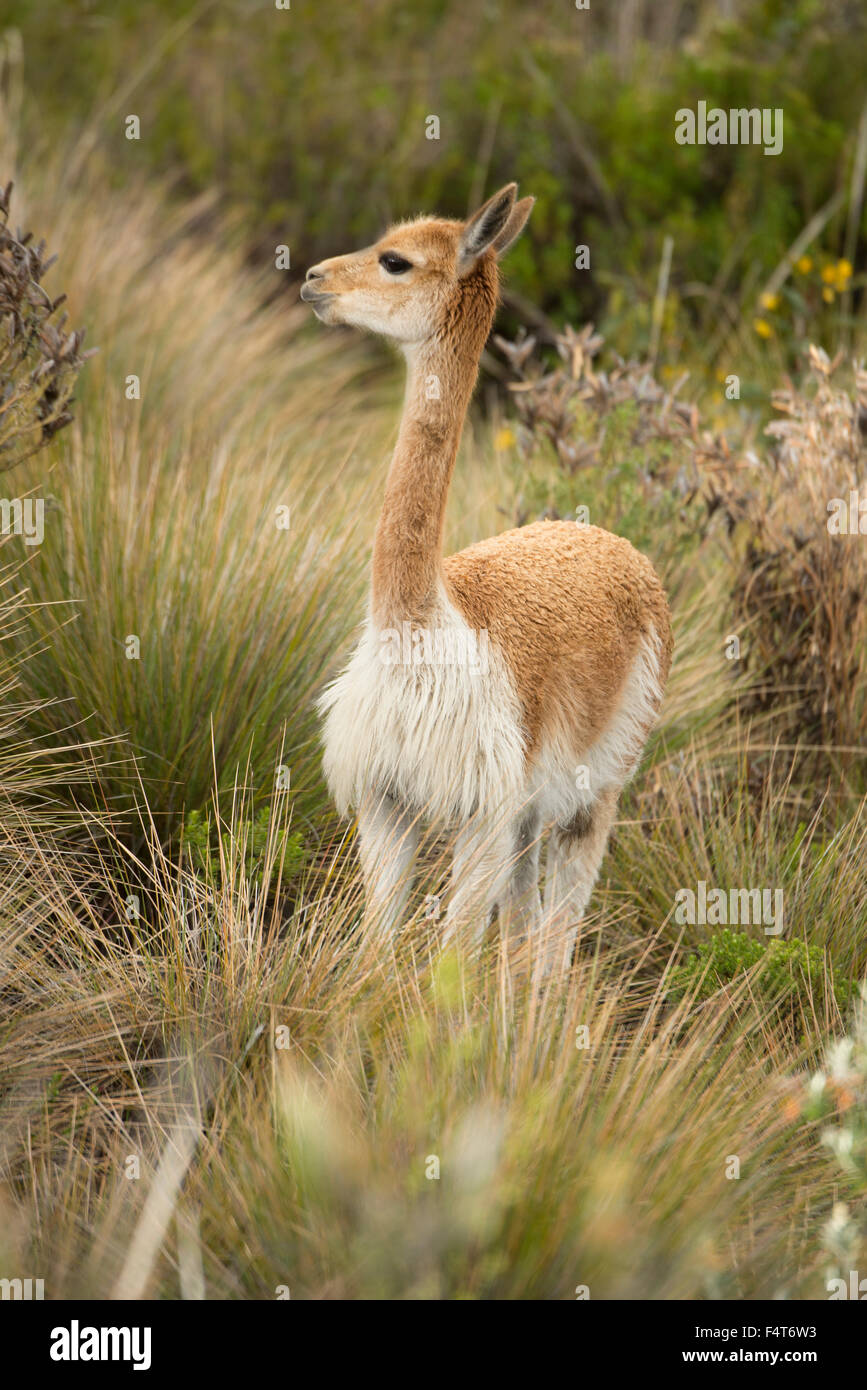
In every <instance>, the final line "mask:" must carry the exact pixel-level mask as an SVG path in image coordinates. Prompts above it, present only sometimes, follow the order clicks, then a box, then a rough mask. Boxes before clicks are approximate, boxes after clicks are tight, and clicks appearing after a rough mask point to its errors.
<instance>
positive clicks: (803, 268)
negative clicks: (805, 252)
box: [795, 256, 813, 275]
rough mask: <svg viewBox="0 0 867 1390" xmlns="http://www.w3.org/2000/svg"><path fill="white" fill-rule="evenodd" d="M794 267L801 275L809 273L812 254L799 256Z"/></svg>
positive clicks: (811, 267)
mask: <svg viewBox="0 0 867 1390" xmlns="http://www.w3.org/2000/svg"><path fill="white" fill-rule="evenodd" d="M795 269H796V270H798V271H800V273H801V274H802V275H809V273H810V271H811V270H812V269H813V258H812V256H801V257H800V258H799V259H798V260H797V261H795Z"/></svg>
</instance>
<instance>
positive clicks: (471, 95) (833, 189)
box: [2, 0, 867, 366]
mask: <svg viewBox="0 0 867 1390" xmlns="http://www.w3.org/2000/svg"><path fill="white" fill-rule="evenodd" d="M2 13H3V20H4V23H5V24H6V25H9V26H17V27H18V28H19V29H20V30H21V32H22V33H23V34H24V46H23V47H24V67H25V90H26V93H27V95H26V99H25V104H24V111H23V116H22V119H23V132H24V133H23V137H22V138H23V139H24V140H25V141H27V142H28V143H39V142H45V141H51V140H52V139H54V138H56V135H57V133H58V132H59V131H60V130H64V131H67V132H68V131H69V129H70V127H72V126H74V125H75V124H76V123H80V124H81V126H82V129H83V135H84V139H83V141H82V144H81V149H80V151H79V154H78V155H77V156H75V157H74V158H73V159H72V161H71V163H72V165H73V167H72V168H71V169H70V170H69V171H68V172H69V175H70V177H72V176H74V174H75V167H74V166H75V165H76V163H77V162H78V160H79V159H81V158H83V157H85V156H86V157H87V158H88V159H92V158H93V157H94V154H96V153H98V152H100V151H101V152H102V154H103V155H104V158H105V163H106V167H107V170H108V172H109V174H110V176H111V178H112V179H113V180H114V181H115V182H116V183H118V184H121V185H123V184H125V183H126V181H127V180H128V179H130V178H131V177H132V176H134V175H136V176H137V175H138V174H140V173H141V172H142V168H143V166H146V167H147V168H149V170H150V171H152V172H157V173H160V174H167V173H168V174H171V175H172V176H173V177H174V178H176V181H177V192H178V194H182V195H189V194H196V193H200V192H202V191H204V190H208V191H209V192H211V193H215V194H216V195H217V198H216V201H215V203H214V204H213V207H214V210H215V212H216V211H223V212H225V211H226V210H231V211H232V212H233V213H234V214H236V215H237V219H238V225H239V228H240V231H241V235H242V236H243V238H244V245H245V247H246V249H247V250H248V252H249V254H250V255H251V256H252V257H254V258H261V259H262V260H272V261H273V255H274V247H275V245H277V244H279V243H286V244H288V245H289V246H290V248H291V252H292V265H293V268H295V267H297V270H298V272H299V273H301V272H302V271H303V269H304V268H305V267H306V266H307V265H309V264H311V263H313V262H315V261H316V260H318V259H321V258H322V257H323V256H325V255H329V254H335V253H337V252H342V251H344V250H348V249H350V248H351V247H353V246H355V245H361V244H365V243H366V242H368V241H370V240H371V239H373V238H375V237H376V236H377V235H379V233H380V232H381V230H382V228H383V227H384V225H385V224H386V223H388V222H389V221H390V220H391V219H393V218H396V217H401V216H407V215H410V214H413V213H415V212H418V211H434V210H435V211H438V212H441V213H443V214H447V215H453V216H463V215H465V214H466V213H467V211H468V210H469V209H470V208H471V207H472V206H473V205H474V204H475V203H476V202H478V201H479V200H480V199H481V198H482V196H483V195H484V194H485V193H486V192H487V191H489V190H490V189H491V188H494V187H496V186H498V185H500V184H502V183H504V182H506V181H507V180H509V179H517V180H518V181H519V182H520V183H521V185H522V187H523V189H524V191H531V192H533V193H534V194H536V196H537V198H538V200H539V201H538V205H537V207H536V209H535V211H534V215H533V218H532V221H531V223H530V227H529V233H528V235H527V236H526V237H525V238H523V239H522V241H521V242H520V243H519V244H518V246H516V248H515V250H514V253H513V254H512V255H511V256H510V258H509V262H508V283H507V309H508V311H509V315H510V317H511V319H512V322H513V324H514V322H516V321H517V320H523V321H526V319H527V317H528V316H529V315H530V314H531V313H532V314H535V315H536V317H537V318H538V316H539V315H540V314H541V315H542V316H544V318H547V319H551V320H553V321H555V322H558V323H562V322H564V321H569V322H581V321H583V320H586V319H588V318H592V319H594V320H595V321H596V322H597V323H599V324H600V326H601V327H602V328H603V331H604V332H605V334H606V337H607V339H608V341H609V342H610V343H611V345H612V346H613V347H615V348H617V349H619V350H629V351H635V352H639V353H640V352H641V351H642V350H644V349H646V348H647V346H648V344H649V343H650V342H651V341H652V316H653V302H654V290H655V286H656V283H657V277H658V268H659V265H660V260H661V257H662V253H663V244H664V238H665V237H666V236H671V237H672V239H673V247H672V262H671V276H670V284H669V286H668V294H667V295H666V296H665V299H664V316H665V323H664V328H665V343H666V351H667V353H668V354H669V355H670V356H671V357H672V358H674V359H676V358H677V357H678V356H679V354H680V352H681V350H682V349H683V345H684V343H685V342H686V341H695V342H697V343H698V349H697V350H696V349H693V350H692V352H693V355H694V356H696V357H697V358H698V362H697V363H696V365H697V366H698V365H699V364H700V363H702V362H704V364H705V365H707V364H709V363H712V362H713V363H717V362H719V361H720V360H725V359H726V357H727V356H730V355H731V352H732V349H733V346H734V345H735V344H737V345H738V349H739V351H741V352H742V351H743V350H744V348H745V346H749V347H750V348H751V349H752V350H753V351H754V354H755V358H756V361H757V363H760V362H761V361H762V359H763V357H764V356H766V355H767V354H768V352H769V350H770V348H771V347H775V348H777V353H772V355H773V356H782V357H783V359H786V358H787V357H788V355H789V354H791V352H792V351H797V350H798V349H799V348H802V347H803V346H804V345H805V337H804V332H803V325H802V324H801V323H800V321H799V318H804V317H805V316H804V315H803V313H801V309H802V308H803V306H802V304H801V303H800V301H801V300H802V299H804V297H805V296H807V297H809V294H810V293H811V291H813V290H815V291H816V293H817V295H818V296H819V307H820V309H821V310H822V312H823V313H824V314H825V315H826V317H827V318H828V319H832V320H834V321H835V323H836V325H837V326H838V327H839V326H842V327H843V328H844V330H845V331H848V330H849V328H850V327H851V322H852V310H853V306H854V305H855V304H857V301H858V299H859V298H860V293H861V286H862V277H861V276H860V274H859V269H860V268H862V267H863V264H864V252H865V229H864V220H863V197H862V193H863V179H864V169H863V167H861V161H862V160H863V158H864V154H865V151H864V146H865V144H867V121H865V120H864V119H863V117H864V115H865V106H864V101H865V96H864V84H863V73H864V72H865V70H867V11H865V8H864V6H863V5H862V4H860V3H851V0H831V2H830V3H827V2H823V0H794V2H793V0H788V3H783V0H761V2H760V3H757V2H756V0H750V2H749V3H738V0H723V2H722V3H719V4H714V5H709V4H705V3H700V2H696V0H693V3H688V0H655V2H654V3H650V0H623V3H620V4H618V5H617V6H614V7H606V6H603V5H601V4H600V5H599V6H598V7H597V6H595V5H594V6H593V8H592V10H579V9H577V8H575V6H574V5H572V4H569V3H566V0H536V3H534V4H533V5H532V6H530V5H517V4H514V3H512V4H509V3H500V2H499V0H486V3H484V4H475V5H465V4H462V3H457V0H419V3H416V4H413V5H412V6H406V5H403V4H400V3H397V0H365V3H364V4H361V5H352V6H348V5H335V4H314V3H311V0H293V3H292V6H291V9H287V10H280V9H277V8H276V6H275V4H274V3H273V0H235V3H232V0H222V3H216V0H198V3H195V4H191V3H184V0H153V2H152V3H150V4H148V5H145V6H142V5H141V4H139V3H138V0H111V3H106V0H70V3H66V4H64V5H62V6H58V5H56V4H55V3H53V0H5V3H4V6H3V11H2ZM699 100H705V101H707V103H708V106H709V107H711V106H714V105H717V106H720V107H723V108H725V109H728V108H735V107H760V108H765V107H770V108H777V107H782V108H783V110H784V113H785V139H784V146H783V150H782V152H781V153H780V154H779V155H778V156H766V155H764V153H763V152H762V151H761V149H760V148H758V147H756V146H737V145H733V146H709V145H704V146H700V145H695V146H682V145H678V144H677V143H676V142H675V139H674V127H675V119H674V118H675V112H676V111H677V110H678V109H679V108H681V107H692V108H695V106H696V104H697V102H698V101H699ZM129 114H136V115H138V116H139V117H140V120H141V123H142V138H141V139H140V140H139V141H130V140H127V139H126V138H125V135H124V119H125V117H126V116H127V115H129ZM431 115H436V116H437V117H438V118H439V121H440V138H439V139H438V140H431V139H428V138H426V118H427V117H428V116H431ZM859 131H860V144H859ZM812 219H816V224H815V236H814V237H812V238H811V249H812V255H811V256H810V257H807V260H809V261H810V262H811V264H810V268H809V270H807V271H803V270H802V271H800V272H793V274H792V276H790V277H788V278H787V290H786V293H785V294H784V295H779V294H777V293H772V294H771V295H770V296H769V299H768V303H769V304H770V305H772V308H770V309H767V308H766V307H765V308H764V309H763V306H762V304H761V303H760V302H759V300H760V296H761V294H762V291H763V288H764V287H765V285H766V283H767V282H768V280H769V278H770V277H771V276H772V274H773V272H774V271H775V269H776V267H778V266H779V265H780V263H781V261H782V260H783V258H784V257H785V255H786V253H787V252H788V251H789V250H790V248H791V247H792V245H793V244H794V243H795V242H796V239H797V238H798V237H799V235H800V234H801V233H802V232H803V230H804V228H805V227H807V226H808V225H809V224H810V223H811V220H812ZM579 244H587V245H589V247H590V252H591V256H590V267H589V269H587V270H577V269H576V268H575V247H576V245H579ZM841 261H842V262H843V263H844V265H848V266H849V267H850V268H851V269H852V271H853V274H852V275H850V276H848V277H846V276H844V277H843V279H842V280H840V278H839V274H838V278H837V280H836V281H834V280H833V276H832V278H830V279H826V280H825V281H823V280H822V278H821V277H822V272H823V270H825V272H826V274H831V275H832V273H833V268H834V267H836V266H838V265H839V264H840V262H841ZM814 282H815V284H814ZM824 289H830V290H831V291H832V293H831V294H830V296H829V295H827V294H826V295H825V297H824V298H821V294H820V292H821V291H822V290H824ZM747 305H748V306H749V312H748V315H747V318H746V320H744V310H745V306H747ZM753 307H755V308H756V311H757V312H756V315H755V316H754V315H753V313H752V308H753ZM812 317H813V320H814V324H815V315H812ZM544 318H543V321H544ZM508 322H509V319H508V317H507V319H506V323H507V325H508ZM745 327H747V328H748V330H749V331H748V335H747V338H746V343H743V342H741V341H740V340H741V339H742V338H743V337H744V329H745ZM815 337H816V332H815V327H814V328H813V338H814V340H815ZM771 339H774V340H776V342H775V343H773V344H771V343H770V342H769V340H771ZM777 365H779V364H778V363H777Z"/></svg>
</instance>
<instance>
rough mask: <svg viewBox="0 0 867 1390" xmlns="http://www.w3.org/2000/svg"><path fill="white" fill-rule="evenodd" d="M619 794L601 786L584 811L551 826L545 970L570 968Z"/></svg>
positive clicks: (616, 789)
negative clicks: (564, 822)
mask: <svg viewBox="0 0 867 1390" xmlns="http://www.w3.org/2000/svg"><path fill="white" fill-rule="evenodd" d="M619 795H620V788H619V787H605V788H604V789H603V790H602V791H601V792H600V793H599V795H598V796H597V798H596V800H595V801H594V803H593V805H592V806H591V807H590V808H589V809H588V810H587V811H585V812H582V813H580V814H579V815H578V816H576V817H575V819H574V820H573V821H572V822H570V824H569V825H557V826H555V827H554V829H553V830H552V831H551V836H550V839H549V842H548V864H547V868H546V872H545V906H544V911H543V914H542V916H543V931H544V935H545V942H544V945H543V961H542V969H543V973H545V974H547V973H548V972H549V971H550V970H556V969H560V970H568V968H569V964H570V962H571V960H572V952H573V950H574V947H575V937H576V936H577V933H578V924H579V923H580V921H581V918H582V917H583V916H584V909H585V908H586V906H587V903H588V902H589V900H590V894H591V893H592V892H593V885H594V883H595V882H596V878H597V875H598V873H599V867H600V865H601V863H602V858H603V855H604V854H605V847H606V845H607V843H608V836H609V833H610V831H611V827H612V825H613V823H614V817H615V814H616V811H617V799H618V797H619Z"/></svg>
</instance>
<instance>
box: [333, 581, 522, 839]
mask: <svg viewBox="0 0 867 1390" xmlns="http://www.w3.org/2000/svg"><path fill="white" fill-rule="evenodd" d="M319 707H320V711H321V712H322V713H323V714H324V715H325V730H324V738H325V759H324V766H325V774H326V777H327V779H328V784H329V787H330V789H331V793H332V795H333V797H334V799H335V801H336V802H337V806H338V808H339V810H340V811H341V813H342V814H346V812H347V811H348V810H349V808H350V806H355V807H357V806H358V805H359V803H360V801H361V799H362V798H363V796H364V794H365V792H367V791H368V790H376V791H383V792H384V791H388V792H390V793H391V794H392V795H394V796H395V797H396V798H397V799H398V800H399V801H401V802H402V803H403V804H404V805H405V806H407V807H408V808H410V809H411V810H413V811H415V812H423V813H424V815H425V816H426V817H428V818H431V819H434V820H437V821H442V822H444V823H445V824H449V823H451V822H454V821H465V820H468V819H469V818H470V816H472V815H473V814H475V813H476V812H481V813H482V814H496V813H497V812H498V811H501V810H503V809H504V808H505V807H508V806H514V805H516V804H517V803H518V802H519V801H520V799H521V796H522V790H523V787H524V782H525V769H524V739H523V735H522V731H521V717H520V706H519V702H518V697H517V694H516V691H515V687H514V682H513V681H512V678H511V675H510V673H509V670H508V668H507V666H506V664H505V661H504V659H503V657H502V654H501V653H500V652H499V650H498V649H497V648H496V647H495V646H494V645H493V644H492V643H491V642H490V641H489V640H488V634H487V633H485V632H474V631H472V629H470V627H469V626H468V624H467V623H466V621H465V619H464V618H463V616H462V615H461V614H460V613H459V612H458V611H457V609H456V608H455V607H454V605H453V604H451V603H450V602H449V600H448V599H447V598H446V596H445V594H443V595H442V596H441V598H440V601H439V604H438V608H437V611H436V613H435V615H434V616H433V617H432V619H431V624H430V627H429V628H425V629H420V628H414V627H410V625H409V624H403V625H401V627H398V628H392V629H381V628H378V627H376V626H375V625H374V623H373V621H372V620H371V619H370V618H368V620H367V622H366V623H365V625H364V628H363V630H362V633H361V638H360V641H359V643H358V646H357V647H356V649H355V651H354V652H353V655H352V657H351V659H350V661H349V664H348V666H347V667H346V669H345V670H344V671H343V672H342V673H341V675H340V676H338V678H337V679H336V680H335V681H334V682H333V684H332V685H331V686H329V688H328V689H327V690H326V692H325V694H324V695H323V697H322V699H321V701H320V706H319Z"/></svg>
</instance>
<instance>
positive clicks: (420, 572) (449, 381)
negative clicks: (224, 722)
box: [371, 266, 496, 627]
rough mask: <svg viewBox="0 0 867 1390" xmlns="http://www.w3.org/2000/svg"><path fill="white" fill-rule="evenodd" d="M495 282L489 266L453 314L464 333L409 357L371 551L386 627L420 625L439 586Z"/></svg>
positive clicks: (378, 609)
mask: <svg viewBox="0 0 867 1390" xmlns="http://www.w3.org/2000/svg"><path fill="white" fill-rule="evenodd" d="M480 270H481V268H480ZM491 272H492V273H491ZM495 276H496V270H495V268H494V267H493V266H491V267H485V270H484V276H483V277H482V275H481V274H480V275H479V280H480V281H481V283H480V284H476V285H473V286H471V285H467V287H466V289H467V294H468V297H469V295H470V294H471V295H472V312H471V313H470V314H469V315H467V316H466V318H464V316H463V315H462V314H458V315H456V317H457V318H458V319H459V320H460V319H461V318H463V319H464V321H463V323H462V330H463V331H462V332H459V333H457V334H455V333H454V332H452V333H447V334H443V335H442V336H441V337H439V338H436V339H432V340H431V341H430V342H429V343H426V344H424V345H422V346H421V347H418V348H413V349H411V350H410V351H409V352H408V353H407V369H408V370H407V382H406V397H405V400H404V407H403V417H402V419H401V424H400V432H399V434H398V438H397V446H396V448H395V451H394V455H393V457H392V461H391V467H390V469H389V473H388V481H387V482H386V485H385V500H384V502H383V507H382V511H381V513H380V517H379V524H378V526H377V528H376V538H375V540H374V545H373V577H372V587H371V600H372V610H373V617H374V620H375V622H377V623H378V624H379V626H381V627H389V626H393V625H395V624H396V623H400V622H403V621H407V620H408V621H418V622H423V621H424V620H425V618H426V616H427V615H428V614H429V612H430V608H431V605H432V603H433V601H434V599H435V597H436V594H437V590H438V588H439V584H440V580H441V575H442V542H443V525H444V520H445V510H446V499H447V497H448V490H449V484H450V482H451V477H452V470H453V468H454V464H455V457H456V455H457V451H458V444H459V443H460V438H461V430H462V429H463V424H464V418H465V416H466V413H467V407H468V405H469V403H470V397H471V396H472V394H473V387H474V386H475V383H476V375H477V373H478V369H479V358H480V357H481V354H482V348H483V347H484V344H485V339H486V338H487V335H488V331H489V329H490V325H491V322H492V320H493V313H494V308H495V305H496V280H495ZM471 278H472V279H475V278H476V277H475V276H473V277H471ZM480 290H481V293H480V292H479V291H480Z"/></svg>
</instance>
